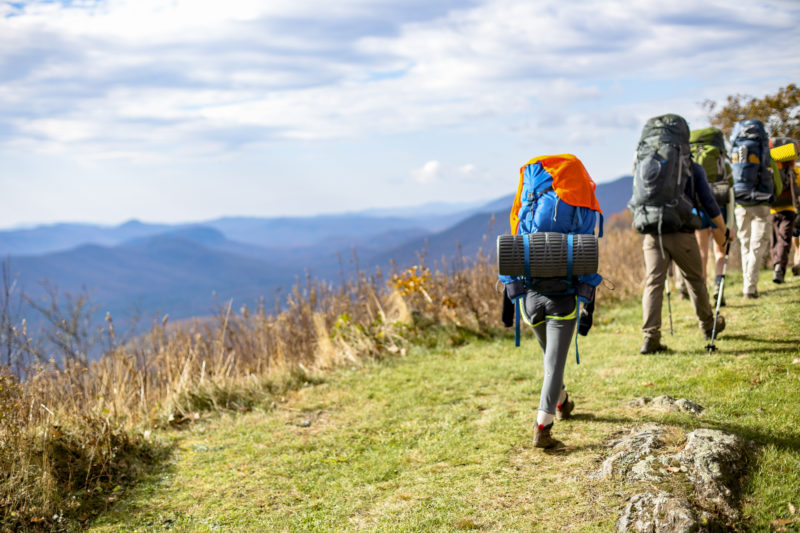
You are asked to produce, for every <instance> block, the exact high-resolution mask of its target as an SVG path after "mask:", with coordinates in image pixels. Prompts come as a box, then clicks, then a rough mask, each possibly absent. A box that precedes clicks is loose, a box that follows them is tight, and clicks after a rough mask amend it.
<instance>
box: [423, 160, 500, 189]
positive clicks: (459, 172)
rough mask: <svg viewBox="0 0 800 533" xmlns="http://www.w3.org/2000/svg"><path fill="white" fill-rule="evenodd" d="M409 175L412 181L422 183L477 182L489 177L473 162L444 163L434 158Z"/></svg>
mask: <svg viewBox="0 0 800 533" xmlns="http://www.w3.org/2000/svg"><path fill="white" fill-rule="evenodd" d="M411 176H412V178H413V179H414V181H416V182H417V183H421V184H423V185H430V184H433V183H439V184H448V183H465V182H473V183H479V182H482V181H486V180H487V179H488V178H489V174H488V173H487V172H484V171H482V170H480V169H479V168H478V167H477V166H476V165H475V164H473V163H465V164H463V165H446V164H443V163H441V162H439V161H436V160H433V161H428V162H427V163H425V164H424V165H422V166H421V167H420V168H417V169H414V170H412V171H411Z"/></svg>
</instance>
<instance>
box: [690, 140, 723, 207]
mask: <svg viewBox="0 0 800 533" xmlns="http://www.w3.org/2000/svg"><path fill="white" fill-rule="evenodd" d="M689 143H690V144H691V149H692V160H693V161H694V162H695V163H697V164H698V165H700V166H701V167H703V170H705V171H706V178H707V179H708V184H709V185H711V192H712V193H713V194H714V199H715V200H716V201H717V204H719V206H720V207H725V206H726V205H728V199H729V196H730V189H731V180H732V173H731V166H730V164H729V163H728V161H727V159H728V152H727V150H726V149H725V134H723V133H722V130H720V129H719V128H703V129H700V130H692V132H691V134H690V135H689Z"/></svg>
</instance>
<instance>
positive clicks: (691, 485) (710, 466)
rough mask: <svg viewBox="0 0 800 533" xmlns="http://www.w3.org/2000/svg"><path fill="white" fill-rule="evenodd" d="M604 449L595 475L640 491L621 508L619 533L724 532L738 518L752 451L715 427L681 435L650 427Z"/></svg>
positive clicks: (747, 444) (740, 439) (643, 428)
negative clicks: (607, 451)
mask: <svg viewBox="0 0 800 533" xmlns="http://www.w3.org/2000/svg"><path fill="white" fill-rule="evenodd" d="M676 437H677V438H676ZM670 443H671V444H670ZM609 447H610V448H611V450H610V455H609V456H608V457H607V458H606V459H605V460H604V461H603V463H602V465H601V467H600V469H599V471H598V472H597V473H596V474H594V477H595V478H599V479H604V478H609V477H614V478H618V479H624V480H626V481H630V482H632V483H635V484H637V485H639V486H640V487H641V488H642V489H644V490H643V491H642V492H640V493H638V494H636V495H635V496H633V497H632V498H631V499H630V501H629V503H628V505H627V506H626V507H625V510H624V512H623V514H622V516H620V518H619V520H618V521H617V530H618V531H647V532H654V533H655V532H679V531H680V532H682V531H687V532H688V531H701V530H705V527H706V526H709V527H710V528H711V529H725V528H728V527H731V526H732V525H733V524H735V523H736V522H737V521H738V520H739V519H740V513H739V510H738V499H739V487H740V486H741V479H742V477H743V476H744V474H745V472H746V468H747V463H748V458H749V456H750V453H749V452H750V447H751V444H749V443H747V442H746V441H745V440H743V439H742V438H740V437H738V436H736V435H732V434H730V433H725V432H723V431H720V430H716V429H698V430H695V431H692V432H691V433H689V434H688V435H684V434H683V432H681V431H680V430H677V428H673V429H671V430H670V429H669V428H667V427H666V426H660V425H657V424H649V425H647V426H643V427H641V428H638V429H634V430H632V431H631V432H630V434H628V435H627V436H625V437H624V438H622V439H618V440H614V441H612V442H610V443H609ZM654 487H658V488H654ZM686 494H689V495H691V496H690V497H688V499H687V497H686V496H684V495H686Z"/></svg>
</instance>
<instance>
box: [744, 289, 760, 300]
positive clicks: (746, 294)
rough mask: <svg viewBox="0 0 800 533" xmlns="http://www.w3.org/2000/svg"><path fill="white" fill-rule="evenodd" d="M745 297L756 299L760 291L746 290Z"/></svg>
mask: <svg viewBox="0 0 800 533" xmlns="http://www.w3.org/2000/svg"><path fill="white" fill-rule="evenodd" d="M744 297H745V298H748V299H750V300H755V299H756V298H758V291H756V292H746V293H744Z"/></svg>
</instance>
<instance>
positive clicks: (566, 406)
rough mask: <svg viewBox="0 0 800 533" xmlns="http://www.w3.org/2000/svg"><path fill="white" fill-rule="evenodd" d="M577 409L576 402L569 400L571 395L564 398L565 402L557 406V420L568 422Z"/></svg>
mask: <svg viewBox="0 0 800 533" xmlns="http://www.w3.org/2000/svg"><path fill="white" fill-rule="evenodd" d="M573 409H575V402H573V401H572V400H570V399H569V394H567V396H566V397H565V398H564V401H563V402H562V403H560V404H558V405H557V406H556V420H566V419H567V418H569V416H570V415H571V414H572V410H573Z"/></svg>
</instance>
